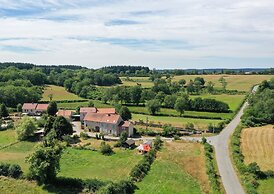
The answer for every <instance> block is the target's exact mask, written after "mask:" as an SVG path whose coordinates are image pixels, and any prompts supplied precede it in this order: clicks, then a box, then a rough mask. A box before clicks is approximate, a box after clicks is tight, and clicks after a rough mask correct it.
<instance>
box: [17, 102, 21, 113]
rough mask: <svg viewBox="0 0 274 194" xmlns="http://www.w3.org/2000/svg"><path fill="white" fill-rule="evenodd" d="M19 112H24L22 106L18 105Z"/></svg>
mask: <svg viewBox="0 0 274 194" xmlns="http://www.w3.org/2000/svg"><path fill="white" fill-rule="evenodd" d="M17 112H22V104H20V103H19V104H17Z"/></svg>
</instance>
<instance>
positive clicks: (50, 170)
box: [27, 141, 63, 183]
mask: <svg viewBox="0 0 274 194" xmlns="http://www.w3.org/2000/svg"><path fill="white" fill-rule="evenodd" d="M62 151H63V145H61V144H60V143H59V142H58V141H52V142H51V143H48V144H42V145H40V146H38V147H37V148H36V150H35V151H34V153H33V154H31V155H30V156H28V158H27V162H28V163H30V167H29V176H30V178H32V179H35V180H37V181H38V182H39V183H50V182H52V181H54V180H55V178H56V174H57V172H58V171H59V170H60V158H61V154H62Z"/></svg>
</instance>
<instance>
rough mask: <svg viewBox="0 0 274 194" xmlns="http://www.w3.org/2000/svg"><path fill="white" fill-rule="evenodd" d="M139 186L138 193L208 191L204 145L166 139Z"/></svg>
mask: <svg viewBox="0 0 274 194" xmlns="http://www.w3.org/2000/svg"><path fill="white" fill-rule="evenodd" d="M137 186H138V188H139V190H137V191H136V193H137V194H143V193H144V194H145V193H155V194H157V193H159V194H161V193H174V194H176V193H178V194H179V193H180V194H181V193H195V194H196V193H209V192H210V186H209V181H208V177H207V175H206V167H205V158H204V152H203V148H202V145H201V144H198V143H186V142H166V143H165V144H164V148H163V149H162V150H161V151H160V152H159V153H158V155H157V158H156V160H155V161H154V163H153V164H152V167H151V170H150V171H149V173H148V175H147V176H146V177H145V178H144V179H143V181H141V182H140V183H137Z"/></svg>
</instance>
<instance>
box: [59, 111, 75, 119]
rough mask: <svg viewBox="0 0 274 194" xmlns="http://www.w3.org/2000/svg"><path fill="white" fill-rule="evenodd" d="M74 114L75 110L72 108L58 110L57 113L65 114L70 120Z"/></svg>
mask: <svg viewBox="0 0 274 194" xmlns="http://www.w3.org/2000/svg"><path fill="white" fill-rule="evenodd" d="M73 114H74V112H73V111H72V110H58V112H57V113H56V115H57V116H63V117H65V118H66V119H69V120H71V119H72V115H73Z"/></svg>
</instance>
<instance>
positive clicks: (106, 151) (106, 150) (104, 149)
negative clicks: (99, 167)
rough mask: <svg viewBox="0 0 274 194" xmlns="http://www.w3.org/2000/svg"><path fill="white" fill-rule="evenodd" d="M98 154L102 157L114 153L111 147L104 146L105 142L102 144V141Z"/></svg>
mask: <svg viewBox="0 0 274 194" xmlns="http://www.w3.org/2000/svg"><path fill="white" fill-rule="evenodd" d="M100 152H101V153H102V154H103V155H111V154H113V153H114V152H113V150H112V148H111V146H110V145H109V144H106V142H104V141H103V142H102V143H101V146H100Z"/></svg>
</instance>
